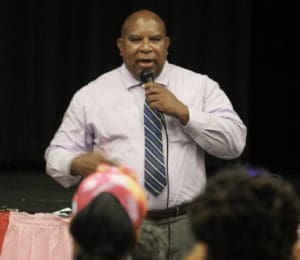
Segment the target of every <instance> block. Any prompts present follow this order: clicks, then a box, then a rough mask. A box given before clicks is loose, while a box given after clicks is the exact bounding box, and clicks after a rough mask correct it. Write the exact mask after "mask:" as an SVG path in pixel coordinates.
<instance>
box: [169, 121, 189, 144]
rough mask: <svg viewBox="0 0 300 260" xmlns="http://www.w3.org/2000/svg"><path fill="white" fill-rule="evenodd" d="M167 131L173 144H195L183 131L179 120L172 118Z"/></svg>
mask: <svg viewBox="0 0 300 260" xmlns="http://www.w3.org/2000/svg"><path fill="white" fill-rule="evenodd" d="M167 131H168V137H169V140H170V142H172V143H179V144H187V143H192V142H193V139H192V138H191V137H190V136H189V135H187V134H186V133H185V132H184V131H183V129H182V126H181V124H180V122H179V120H178V119H175V118H171V119H170V120H169V121H168V129H167Z"/></svg>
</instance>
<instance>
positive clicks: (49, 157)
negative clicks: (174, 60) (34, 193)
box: [45, 10, 247, 259]
mask: <svg viewBox="0 0 300 260" xmlns="http://www.w3.org/2000/svg"><path fill="white" fill-rule="evenodd" d="M116 43H117V46H118V48H119V50H120V55H121V57H122V59H123V64H122V65H121V66H120V67H118V68H116V69H114V70H112V71H109V72H107V73H105V74H103V75H100V76H99V77H98V78H96V79H95V80H94V81H92V82H90V83H89V84H88V85H86V86H84V87H82V88H81V89H80V90H78V91H77V92H76V93H75V95H74V96H73V98H72V100H71V102H70V104H69V107H68V109H67V111H66V113H65V115H64V117H63V121H62V123H61V125H60V127H59V129H58V130H57V132H56V133H55V136H54V138H53V139H52V141H51V143H50V145H49V147H48V148H47V150H46V152H45V159H46V162H47V164H46V171H47V174H49V175H50V176H52V177H53V178H54V179H55V180H57V181H58V182H59V183H60V184H62V185H63V186H65V187H69V186H72V185H75V184H76V183H78V182H79V181H80V180H81V179H82V178H84V177H85V176H86V175H88V174H90V173H91V172H94V171H95V169H96V167H97V165H98V164H99V163H100V162H102V161H103V160H104V159H109V160H111V161H113V162H115V163H117V164H126V165H128V166H130V167H132V168H133V169H134V170H135V171H136V172H137V173H138V174H139V176H138V181H139V182H140V184H141V185H143V186H144V185H145V184H144V177H145V172H144V166H145V154H146V153H145V147H144V146H145V136H144V102H145V98H146V100H147V102H148V105H149V107H150V108H151V109H153V111H159V112H160V115H161V116H162V117H163V119H161V120H162V121H163V123H164V127H163V129H162V146H163V156H164V159H163V160H164V167H165V168H164V175H165V178H166V183H165V184H164V185H162V186H163V189H162V190H156V194H153V191H150V190H149V187H147V189H146V187H145V190H146V192H147V199H148V208H149V211H148V218H149V219H151V220H152V221H154V222H155V223H156V224H158V225H160V226H161V227H162V229H163V230H164V232H165V237H166V239H167V241H169V259H180V258H181V257H182V256H183V255H184V254H185V252H186V251H187V250H189V248H190V246H191V244H192V242H193V241H192V236H191V234H190V232H189V224H188V218H187V212H188V210H189V207H190V201H192V199H193V198H194V197H195V196H196V195H198V194H199V193H200V192H201V191H202V190H203V189H204V186H205V183H206V172H205V153H209V154H211V155H213V156H216V157H218V158H223V159H234V158H237V157H238V156H239V155H240V154H241V153H242V151H243V149H244V147H245V143H246V134H247V128H246V126H245V125H244V123H243V122H242V120H241V119H240V117H239V116H238V114H237V113H236V112H235V110H234V109H233V107H232V104H231V102H230V100H229V99H228V97H227V96H226V94H225V93H224V92H223V90H222V89H221V88H220V87H219V85H218V83H217V82H215V81H214V80H212V79H210V78H209V77H208V76H206V75H202V74H200V73H196V72H193V71H190V70H188V69H185V68H181V67H179V66H177V65H174V64H170V63H169V62H168V61H167V56H168V48H169V45H170V38H169V37H168V36H167V35H166V26H165V23H164V22H163V20H162V19H161V18H160V17H159V16H158V15H157V14H155V13H153V12H151V11H149V10H140V11H137V12H134V13H132V14H131V15H130V16H128V18H127V19H126V20H125V21H124V23H123V26H122V29H121V35H120V37H119V38H118V39H117V42H116ZM145 70H147V71H148V72H149V71H150V72H151V73H152V74H153V77H152V78H153V80H150V82H148V83H144V84H142V83H143V82H142V80H141V78H140V75H141V73H142V72H143V71H145ZM152 153H156V152H155V151H152ZM152 166H153V167H154V168H158V165H152ZM154 178H155V177H154ZM159 185H161V184H159ZM148 186H149V185H148ZM150 186H151V185H150ZM152 188H153V189H154V190H155V189H156V187H154V185H153V187H152Z"/></svg>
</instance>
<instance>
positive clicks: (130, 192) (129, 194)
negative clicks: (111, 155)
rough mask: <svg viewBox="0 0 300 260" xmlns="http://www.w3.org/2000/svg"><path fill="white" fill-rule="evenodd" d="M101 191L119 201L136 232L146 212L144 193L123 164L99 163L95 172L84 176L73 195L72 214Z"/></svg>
mask: <svg viewBox="0 0 300 260" xmlns="http://www.w3.org/2000/svg"><path fill="white" fill-rule="evenodd" d="M103 192H107V193H111V194H113V195H114V196H115V198H116V199H117V200H118V201H119V202H120V204H121V205H122V206H123V208H124V209H125V211H126V212H127V214H128V216H129V218H130V220H131V222H132V225H133V228H134V231H135V233H137V230H138V228H139V226H140V224H141V223H142V221H143V219H144V218H145V216H146V213H147V202H146V195H145V193H144V191H143V189H142V188H141V187H140V185H139V184H138V182H137V180H136V174H135V173H134V172H133V171H132V170H131V169H129V168H127V167H125V166H120V167H118V166H112V165H108V164H100V165H99V166H98V168H97V172H95V173H93V174H90V175H88V176H87V177H85V178H84V179H83V180H82V182H81V183H80V185H79V187H78V188H77V190H76V192H75V194H74V196H73V201H72V208H73V214H74V215H75V214H77V213H78V212H80V211H81V210H82V209H83V208H85V207H86V206H87V205H88V204H89V203H90V202H91V201H92V200H93V199H94V198H95V197H96V196H97V195H99V194H100V193H103Z"/></svg>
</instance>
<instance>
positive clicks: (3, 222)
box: [0, 211, 10, 255]
mask: <svg viewBox="0 0 300 260" xmlns="http://www.w3.org/2000/svg"><path fill="white" fill-rule="evenodd" d="M9 213H10V212H9V211H0V255H1V249H2V245H3V240H4V237H5V234H6V231H7V227H8V222H9Z"/></svg>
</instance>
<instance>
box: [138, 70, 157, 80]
mask: <svg viewBox="0 0 300 260" xmlns="http://www.w3.org/2000/svg"><path fill="white" fill-rule="evenodd" d="M140 79H141V81H142V82H143V83H149V82H154V80H153V72H152V71H151V70H143V71H142V72H141V74H140Z"/></svg>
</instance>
